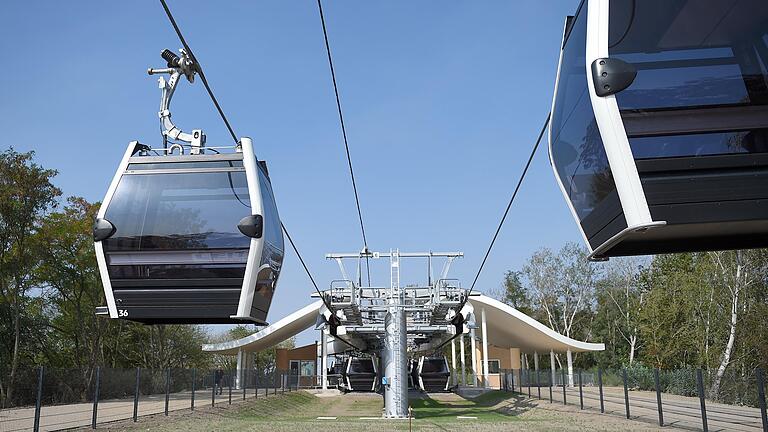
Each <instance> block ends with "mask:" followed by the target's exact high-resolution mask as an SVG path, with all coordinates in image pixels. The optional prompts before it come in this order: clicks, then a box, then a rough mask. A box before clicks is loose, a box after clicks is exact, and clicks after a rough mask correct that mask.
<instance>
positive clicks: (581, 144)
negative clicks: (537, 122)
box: [550, 5, 616, 220]
mask: <svg viewBox="0 0 768 432" xmlns="http://www.w3.org/2000/svg"><path fill="white" fill-rule="evenodd" d="M586 24H587V10H586V5H584V6H583V7H581V8H580V11H579V13H578V14H577V15H576V18H574V22H573V27H572V30H571V32H570V35H569V36H568V40H567V41H566V44H565V46H564V48H563V55H562V60H561V64H560V75H559V77H558V84H557V89H556V98H555V106H554V112H553V115H552V124H551V131H550V133H551V139H552V143H551V151H552V159H553V161H554V164H555V168H556V169H557V173H558V176H559V177H560V180H561V181H562V183H563V187H564V188H565V192H566V193H567V194H568V197H569V198H570V200H571V203H572V204H573V207H574V208H575V210H576V213H577V214H578V216H579V218H580V219H582V220H583V219H584V218H585V217H586V216H588V215H589V214H590V213H591V212H592V210H593V209H594V208H595V207H596V206H597V205H598V204H600V202H601V201H602V200H603V199H604V198H606V197H607V196H608V195H609V194H610V193H611V192H613V191H614V190H615V189H616V185H615V184H614V182H613V175H612V174H611V170H610V167H609V166H608V158H607V157H606V155H605V150H604V149H603V141H602V139H601V138H600V131H599V130H598V128H597V122H596V121H595V116H594V113H593V111H592V103H591V102H590V99H589V92H588V90H587V75H586V38H587V26H586Z"/></svg>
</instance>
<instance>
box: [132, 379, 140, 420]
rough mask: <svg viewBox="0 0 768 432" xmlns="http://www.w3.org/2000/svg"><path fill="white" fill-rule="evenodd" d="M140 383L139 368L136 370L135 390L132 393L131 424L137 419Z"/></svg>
mask: <svg viewBox="0 0 768 432" xmlns="http://www.w3.org/2000/svg"><path fill="white" fill-rule="evenodd" d="M140 383H141V368H140V367H137V368H136V389H135V390H134V391H133V422H134V423H136V421H137V420H138V418H139V385H140Z"/></svg>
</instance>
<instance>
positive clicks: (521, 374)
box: [517, 366, 523, 394]
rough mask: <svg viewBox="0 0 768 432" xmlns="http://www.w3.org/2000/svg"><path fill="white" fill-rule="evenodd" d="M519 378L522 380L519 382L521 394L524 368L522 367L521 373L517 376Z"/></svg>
mask: <svg viewBox="0 0 768 432" xmlns="http://www.w3.org/2000/svg"><path fill="white" fill-rule="evenodd" d="M517 377H518V378H520V379H518V381H519V382H520V393H521V394H522V393H523V367H522V366H521V367H520V371H519V372H518V374H517Z"/></svg>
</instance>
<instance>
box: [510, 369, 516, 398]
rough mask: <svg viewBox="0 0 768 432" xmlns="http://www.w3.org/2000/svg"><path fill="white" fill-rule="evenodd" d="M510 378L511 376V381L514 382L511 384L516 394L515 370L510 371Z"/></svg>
mask: <svg viewBox="0 0 768 432" xmlns="http://www.w3.org/2000/svg"><path fill="white" fill-rule="evenodd" d="M509 376H510V380H511V381H512V382H511V384H512V387H511V388H512V393H514V392H515V370H514V369H512V370H511V371H510V374H509Z"/></svg>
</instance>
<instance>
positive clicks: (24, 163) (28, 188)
mask: <svg viewBox="0 0 768 432" xmlns="http://www.w3.org/2000/svg"><path fill="white" fill-rule="evenodd" d="M33 157H34V153H32V152H30V153H18V152H16V151H15V150H13V149H9V150H6V151H4V152H2V153H0V303H1V304H0V308H2V313H0V316H2V318H3V319H4V320H3V323H2V325H3V333H4V334H5V335H7V336H8V338H7V339H6V338H4V340H5V341H6V343H5V344H4V346H3V348H4V349H3V352H2V353H0V370H1V371H2V372H3V374H2V377H1V378H0V396H2V397H3V399H5V398H12V397H13V389H14V384H15V379H16V374H17V371H18V368H19V365H20V364H33V363H34V362H35V356H36V354H37V351H35V350H34V349H33V348H34V347H29V346H26V342H25V341H26V340H27V339H28V338H30V337H32V338H34V337H36V336H43V333H44V332H45V330H44V329H43V328H41V327H39V326H40V325H42V324H43V322H44V319H42V315H43V307H42V305H41V304H40V303H39V302H38V301H37V299H36V298H35V297H34V296H33V295H32V294H31V292H30V291H31V290H32V289H33V288H34V287H35V284H36V282H37V281H36V280H35V278H34V275H35V271H34V270H35V268H36V267H37V266H38V264H39V260H38V256H39V252H40V246H41V245H40V243H39V242H36V241H35V234H36V233H37V231H38V228H39V224H40V219H41V217H42V216H43V215H44V214H46V213H47V212H48V211H49V210H50V209H52V208H53V207H54V206H55V205H56V198H57V197H58V196H59V195H61V191H60V190H59V189H58V188H56V187H55V186H54V185H53V184H52V183H51V178H52V177H54V176H55V175H56V172H55V171H52V170H46V169H44V168H42V167H41V166H39V165H37V164H36V163H34V161H33ZM38 340H40V339H38ZM43 340H44V339H43ZM30 348H32V349H30ZM6 377H7V378H6Z"/></svg>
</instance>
